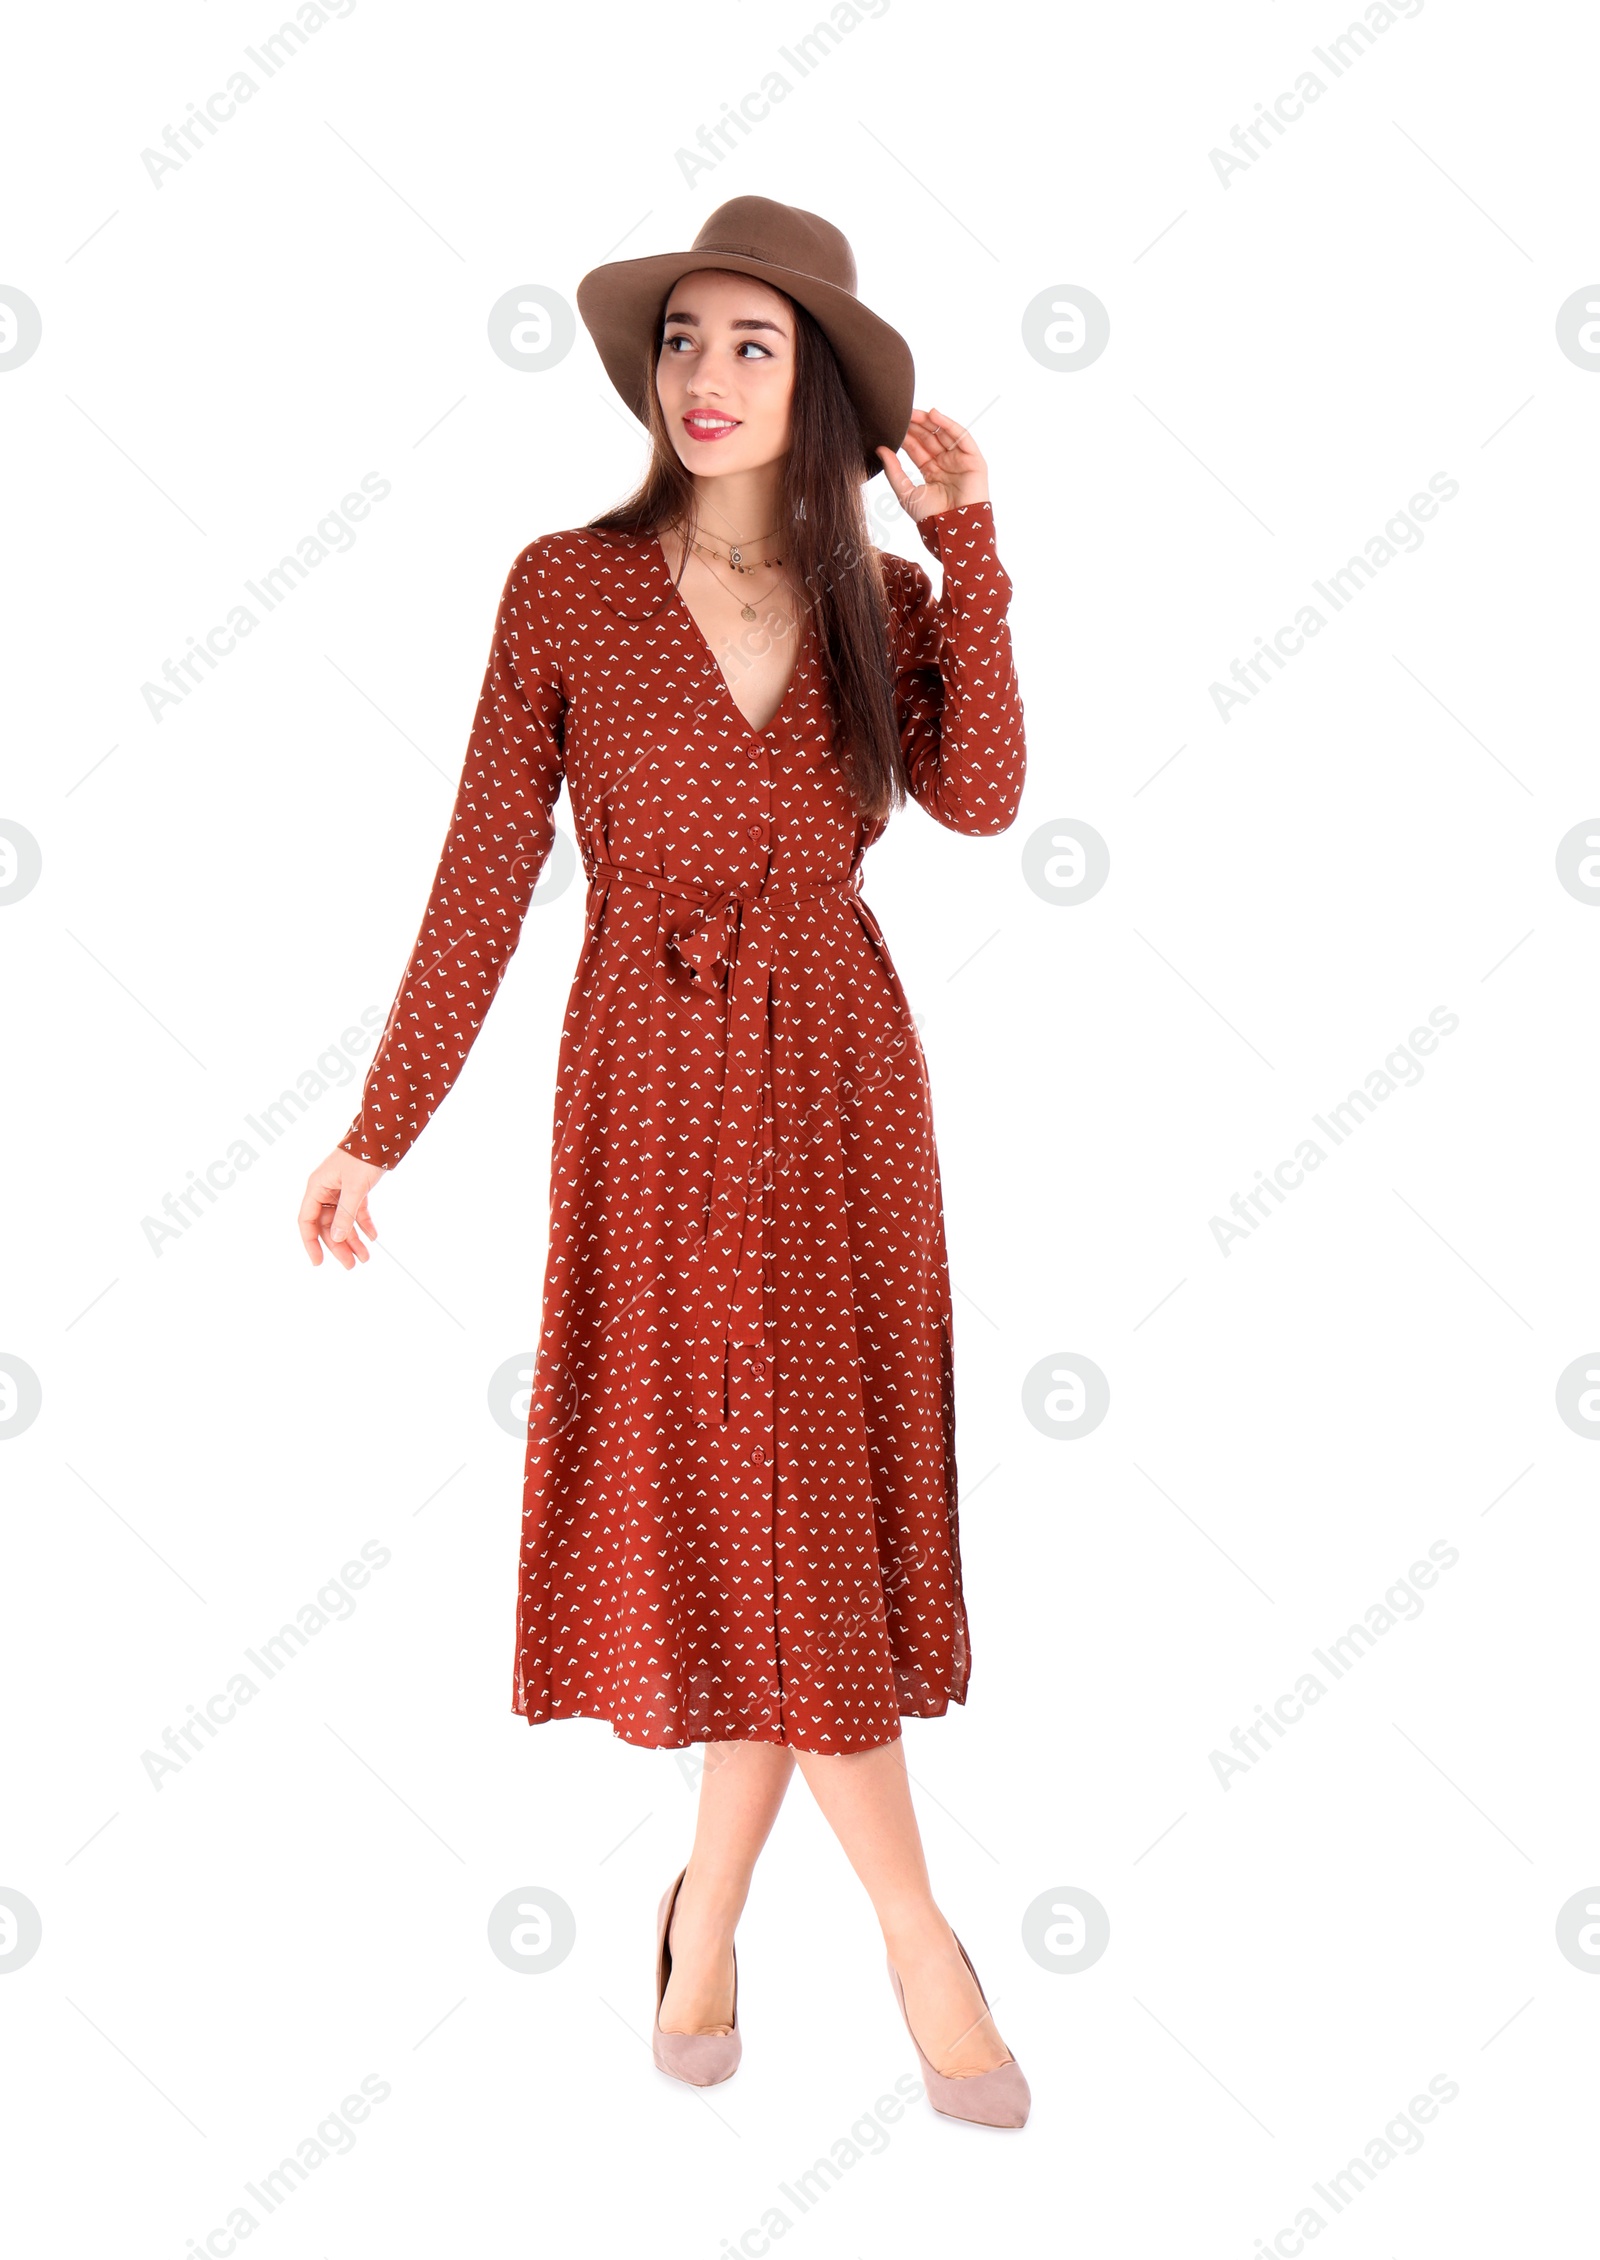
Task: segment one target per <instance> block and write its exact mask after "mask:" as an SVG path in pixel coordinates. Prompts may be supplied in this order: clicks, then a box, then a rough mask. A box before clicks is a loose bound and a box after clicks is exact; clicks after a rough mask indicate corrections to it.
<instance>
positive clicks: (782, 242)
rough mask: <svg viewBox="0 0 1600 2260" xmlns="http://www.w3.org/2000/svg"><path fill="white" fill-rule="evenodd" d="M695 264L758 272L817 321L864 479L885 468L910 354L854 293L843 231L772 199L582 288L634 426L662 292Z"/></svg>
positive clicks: (620, 262) (728, 210) (720, 217)
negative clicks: (849, 407)
mask: <svg viewBox="0 0 1600 2260" xmlns="http://www.w3.org/2000/svg"><path fill="white" fill-rule="evenodd" d="M701 267H725V268H727V269H729V270H730V271H731V272H732V273H734V274H736V275H754V276H756V277H757V278H758V279H759V280H760V281H761V282H764V283H770V284H771V286H772V288H773V289H774V290H781V291H783V292H784V294H785V295H786V296H787V297H789V298H792V299H794V300H795V302H796V303H797V304H798V305H801V306H803V307H804V308H805V310H806V312H807V313H808V314H811V315H813V316H814V317H815V318H816V321H817V323H818V325H819V326H820V327H821V329H822V331H823V333H824V334H825V336H826V337H827V339H828V342H829V344H830V345H831V346H832V347H833V350H834V352H835V353H836V354H837V356H838V359H839V367H840V369H841V370H842V372H843V374H844V381H845V386H846V389H847V390H848V392H849V394H850V397H851V399H852V400H853V401H854V402H855V409H856V416H857V419H858V421H859V423H860V426H861V446H862V453H863V455H864V456H865V458H866V466H867V475H868V476H869V477H870V476H871V475H872V473H873V472H874V471H881V470H882V469H883V465H882V463H881V462H880V461H879V459H878V457H877V456H876V454H874V452H873V450H874V449H875V448H877V447H880V446H881V447H892V448H895V449H898V448H899V446H900V444H901V442H902V440H904V438H905V436H906V427H907V426H908V425H909V423H910V422H911V403H912V392H913V385H914V382H915V371H914V369H913V367H912V361H911V348H910V346H909V345H907V343H906V341H905V339H904V338H903V337H902V336H901V335H900V332H899V331H898V330H894V329H891V328H890V327H889V324H888V323H887V322H885V321H883V320H882V319H881V318H880V317H879V316H878V315H876V314H874V313H873V311H872V309H871V308H870V307H869V306H864V305H863V304H862V302H861V300H860V299H859V298H858V297H857V296H856V262H855V254H854V253H853V252H852V251H851V249H850V246H849V243H848V242H847V241H846V239H845V238H844V236H843V235H841V234H840V232H839V230H838V229H837V228H836V227H834V226H833V225H832V224H831V223H830V222H829V221H827V220H820V219H818V217H817V215H816V213H815V212H802V211H801V210H800V208H799V206H798V205H796V204H775V203H774V202H773V200H772V199H771V197H769V196H735V197H734V198H733V199H732V200H731V201H730V202H729V203H727V204H719V205H718V206H717V209H716V210H715V211H714V212H713V213H712V215H711V217H710V218H709V219H708V220H707V221H706V223H705V225H704V227H703V228H702V229H701V230H700V233H699V234H698V235H697V236H696V237H695V239H694V242H693V244H692V245H691V247H690V248H689V249H688V250H687V251H658V252H656V253H655V254H654V256H653V257H651V258H647V259H612V260H610V261H609V262H608V263H607V264H606V265H605V266H603V267H595V268H592V269H591V270H590V272H589V273H588V274H586V275H585V276H584V278H583V280H582V282H581V283H579V285H578V312H579V313H580V314H581V315H582V316H583V320H584V326H585V328H586V329H587V330H588V332H589V335H590V336H591V337H592V338H593V339H594V342H595V344H596V346H597V347H598V349H599V353H600V358H601V360H602V361H603V362H604V363H605V368H606V374H607V376H608V377H609V378H610V379H611V382H612V383H613V384H614V385H615V386H616V388H617V390H618V392H619V393H621V395H622V397H623V399H624V400H625V401H626V402H627V404H628V406H629V407H630V408H631V409H632V410H633V413H634V414H635V415H636V416H637V417H638V419H639V421H640V422H641V423H647V422H648V421H649V410H648V405H647V395H646V392H645V389H644V388H645V386H646V384H647V383H649V382H650V381H652V380H651V379H650V377H649V374H648V370H649V349H650V348H651V347H652V346H653V344H654V342H655V339H656V336H657V333H658V329H659V325H660V321H661V314H662V310H663V308H664V307H665V305H666V302H667V294H668V292H669V291H670V290H671V289H672V286H673V284H674V283H676V282H678V281H679V280H680V279H681V278H682V277H683V276H684V275H690V274H693V273H695V272H696V270H697V269H699V268H701Z"/></svg>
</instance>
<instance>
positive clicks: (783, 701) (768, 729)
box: [643, 534, 811, 738]
mask: <svg viewBox="0 0 1600 2260" xmlns="http://www.w3.org/2000/svg"><path fill="white" fill-rule="evenodd" d="M643 539H644V540H645V541H646V542H647V543H648V544H649V546H650V550H651V554H652V556H653V557H654V560H655V564H656V569H657V571H658V572H659V573H660V575H661V577H662V579H663V580H664V581H665V582H666V584H667V587H668V588H669V589H670V590H671V591H672V595H673V600H674V601H675V603H676V604H677V606H678V608H679V610H680V611H681V612H682V614H683V616H684V618H685V620H687V622H688V623H689V627H690V630H691V632H692V633H693V636H694V639H695V641H696V643H697V644H698V646H699V648H700V650H701V651H702V652H704V654H705V659H706V665H707V666H708V667H709V668H710V669H711V671H712V673H713V674H714V675H715V676H716V678H717V684H718V687H719V689H720V690H721V692H722V695H723V697H724V699H725V700H726V701H727V703H728V705H729V706H730V707H731V708H732V710H733V716H734V720H735V721H736V722H737V723H738V725H739V727H740V729H742V730H743V731H744V732H745V734H746V735H747V736H748V737H752V738H764V737H767V736H769V735H770V734H772V733H774V732H775V731H776V730H777V727H778V724H779V723H780V721H782V719H783V717H784V715H785V713H786V712H787V710H788V706H789V702H790V700H791V699H792V698H793V697H794V695H795V691H796V688H797V686H798V684H799V681H800V677H801V674H802V672H803V670H804V668H805V664H806V656H807V653H808V652H809V650H810V645H811V625H810V622H809V620H806V619H803V620H802V621H801V622H800V623H799V630H798V632H799V644H798V648H797V649H796V651H795V655H794V665H793V666H792V667H791V668H790V670H789V680H788V682H787V683H786V684H785V685H784V691H783V696H782V698H780V699H779V701H778V703H777V706H776V707H775V708H774V709H773V712H772V714H771V716H770V717H769V718H768V720H767V721H766V722H764V723H763V724H762V726H761V727H760V729H757V727H756V725H755V724H754V722H752V721H751V720H750V718H749V716H748V715H747V714H746V713H745V711H744V709H743V707H741V706H740V704H739V702H738V700H737V699H736V698H735V697H734V695H733V692H732V690H731V689H730V688H729V685H728V678H727V676H726V675H725V674H724V673H723V671H722V665H721V662H720V661H719V659H718V658H717V655H716V653H715V652H714V651H713V650H712V648H711V639H710V637H709V636H708V635H707V634H706V632H705V630H704V628H702V627H701V625H700V623H699V621H698V620H697V619H696V618H695V616H694V614H693V613H692V612H691V611H690V609H689V602H688V599H687V598H686V597H685V595H684V593H683V591H682V589H681V588H679V586H678V584H677V581H676V580H675V579H674V578H673V573H672V567H671V566H670V565H669V564H668V563H667V553H666V551H665V550H664V549H663V548H662V546H661V537H660V535H659V534H646V535H644V537H643Z"/></svg>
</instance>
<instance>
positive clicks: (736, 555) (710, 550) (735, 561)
mask: <svg viewBox="0 0 1600 2260" xmlns="http://www.w3.org/2000/svg"><path fill="white" fill-rule="evenodd" d="M776 532H777V528H776V527H775V526H774V527H773V528H772V529H771V532H768V533H765V534H758V535H757V536H756V539H757V540H758V541H770V540H771V539H772V535H773V534H774V533H776ZM689 546H690V548H691V549H697V550H699V551H700V553H701V555H702V556H706V557H721V558H724V559H725V560H726V562H727V563H728V564H729V565H731V566H732V567H733V570H734V571H735V572H736V573H757V572H759V571H760V570H761V568H762V566H763V565H781V564H782V563H783V559H782V558H781V557H761V558H758V559H756V561H755V562H754V563H753V564H749V565H747V564H746V563H745V547H746V546H748V545H744V544H742V545H741V546H740V547H738V548H736V549H735V548H729V549H726V550H723V549H718V548H717V547H716V545H715V543H711V542H701V541H695V542H691V543H690V545H689Z"/></svg>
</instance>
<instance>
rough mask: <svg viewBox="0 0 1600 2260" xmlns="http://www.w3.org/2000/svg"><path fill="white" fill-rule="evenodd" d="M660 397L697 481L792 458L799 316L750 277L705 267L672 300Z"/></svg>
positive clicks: (685, 281)
mask: <svg viewBox="0 0 1600 2260" xmlns="http://www.w3.org/2000/svg"><path fill="white" fill-rule="evenodd" d="M656 391H657V393H658V394H659V396H660V400H661V408H662V413H663V414H664V416H665V417H666V421H667V429H668V431H669V432H670V433H671V434H672V444H673V446H674V447H675V448H676V449H677V451H678V456H679V459H680V461H681V462H682V463H683V465H684V467H685V468H686V469H687V470H690V471H693V472H694V473H695V474H696V476H697V477H701V478H708V477H709V478H715V477H718V476H721V475H724V474H726V473H727V472H729V471H754V470H758V469H759V468H760V467H761V466H762V465H763V464H766V463H772V462H776V461H777V460H778V458H779V457H781V456H784V455H787V454H788V452H789V406H790V402H791V401H792V399H793V397H794V311H793V308H792V307H791V306H790V304H789V301H788V300H787V299H786V298H785V297H784V296H783V295H782V293H781V292H779V291H776V290H772V289H770V288H769V287H768V285H767V284H766V283H763V282H757V281H756V280H755V278H754V277H753V276H751V275H737V274H730V273H728V272H727V271H726V270H724V269H722V268H716V267H706V268H701V269H699V270H698V271H697V272H696V273H694V274H692V275H685V276H684V277H683V278H682V280H681V281H679V282H676V283H674V284H673V286H672V291H671V294H670V296H669V297H668V299H667V306H666V318H665V322H664V325H663V332H662V339H661V357H660V360H659V361H658V363H657V365H656Z"/></svg>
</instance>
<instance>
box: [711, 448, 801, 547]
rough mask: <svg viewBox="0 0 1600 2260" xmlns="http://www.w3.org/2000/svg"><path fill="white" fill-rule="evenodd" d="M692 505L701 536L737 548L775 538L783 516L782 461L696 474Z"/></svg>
mask: <svg viewBox="0 0 1600 2260" xmlns="http://www.w3.org/2000/svg"><path fill="white" fill-rule="evenodd" d="M694 487H695V508H696V513H697V516H698V519H699V530H700V533H701V535H702V537H703V538H705V539H706V540H709V541H714V542H718V543H720V544H722V545H723V546H725V547H735V548H736V547H737V546H738V544H739V543H740V542H753V541H763V540H768V539H772V538H774V537H775V536H776V535H777V533H778V531H779V530H780V528H781V525H782V519H783V464H782V462H781V461H779V462H777V463H763V464H762V465H761V466H760V468H759V469H757V470H753V471H731V472H728V473H727V474H726V475H724V476H720V477H712V476H709V475H701V474H699V473H696V474H695V481H694Z"/></svg>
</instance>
